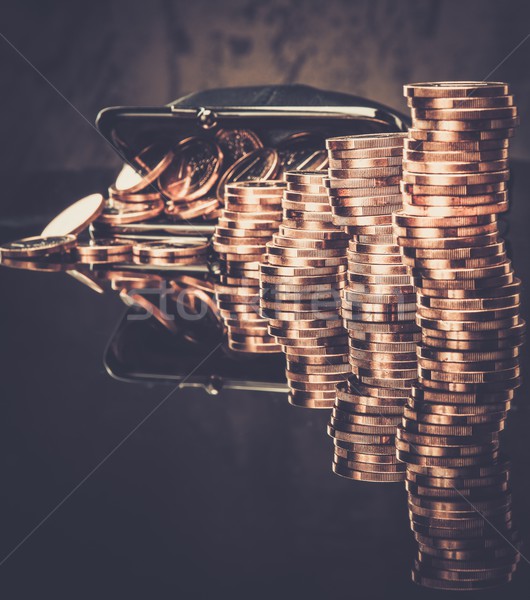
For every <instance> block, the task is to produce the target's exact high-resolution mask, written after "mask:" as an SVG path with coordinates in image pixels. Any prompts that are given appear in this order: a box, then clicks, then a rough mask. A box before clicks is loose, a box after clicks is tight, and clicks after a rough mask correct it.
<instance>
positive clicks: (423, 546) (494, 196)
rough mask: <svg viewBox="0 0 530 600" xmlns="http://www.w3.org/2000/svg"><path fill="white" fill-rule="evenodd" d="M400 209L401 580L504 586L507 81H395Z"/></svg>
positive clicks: (514, 339) (510, 548)
mask: <svg viewBox="0 0 530 600" xmlns="http://www.w3.org/2000/svg"><path fill="white" fill-rule="evenodd" d="M405 94H406V96H407V98H408V103H409V106H411V108H412V128H411V129H410V132H409V134H410V136H409V139H407V140H406V141H405V152H404V162H403V183H402V190H403V200H404V208H403V210H402V211H401V212H398V213H396V214H395V215H394V224H395V235H396V237H397V241H398V244H399V246H400V247H401V251H402V254H403V260H404V262H405V263H406V264H407V265H408V267H409V268H410V272H411V274H412V277H413V280H414V284H415V286H416V290H417V305H418V306H417V320H418V324H419V326H420V327H421V332H422V338H421V343H420V344H418V347H417V355H418V383H417V384H416V385H415V386H414V388H413V391H412V394H411V397H410V400H409V402H408V405H407V407H406V408H405V414H404V418H403V424H402V427H401V429H400V430H399V431H398V436H397V437H398V439H397V442H396V445H397V454H398V458H399V459H400V460H402V461H404V463H406V465H407V474H406V480H407V483H406V485H407V490H408V494H409V496H408V502H409V514H410V519H411V527H412V530H413V532H414V536H415V538H416V540H417V542H418V544H419V552H418V556H417V559H416V561H415V565H414V568H413V573H412V575H413V580H414V581H416V582H417V583H419V584H422V585H425V586H428V587H433V588H440V589H451V590H472V589H482V588H487V587H491V586H494V585H497V584H500V583H504V582H506V581H509V580H510V579H511V577H512V573H513V571H514V570H515V566H516V563H517V560H518V558H519V555H518V552H517V550H516V546H517V543H518V542H517V534H516V532H515V530H514V525H513V522H512V513H511V496H510V494H509V490H508V477H509V472H508V464H507V462H506V460H505V459H503V457H502V455H500V454H499V432H500V431H501V430H502V429H503V427H504V422H505V419H506V415H507V411H508V409H509V407H510V402H511V400H512V397H513V394H514V389H515V388H516V387H517V386H518V385H519V382H520V379H519V372H520V369H519V359H518V355H519V347H520V345H521V343H522V341H523V334H524V322H523V321H522V320H521V318H520V316H519V298H520V296H519V287H520V282H519V280H517V279H516V278H515V277H514V273H513V270H512V267H511V264H510V261H509V260H508V258H507V256H506V253H505V247H504V242H503V240H502V238H501V237H500V235H499V229H498V223H497V215H498V213H502V212H504V211H505V210H506V208H507V195H508V193H507V181H508V177H509V171H508V150H507V148H508V139H509V138H510V137H511V136H512V135H513V132H514V129H513V128H514V126H515V125H516V124H517V114H516V108H515V107H514V106H513V97H512V96H511V95H509V91H508V86H507V85H505V84H502V83H487V82H486V83H482V82H480V83H478V82H477V83H475V82H446V83H427V84H413V85H406V86H405Z"/></svg>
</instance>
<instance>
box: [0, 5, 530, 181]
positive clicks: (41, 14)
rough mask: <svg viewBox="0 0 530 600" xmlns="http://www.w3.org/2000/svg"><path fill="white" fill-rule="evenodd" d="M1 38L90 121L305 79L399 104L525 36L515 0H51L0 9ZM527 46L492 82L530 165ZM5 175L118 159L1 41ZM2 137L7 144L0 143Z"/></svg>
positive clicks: (492, 63)
mask: <svg viewBox="0 0 530 600" xmlns="http://www.w3.org/2000/svg"><path fill="white" fill-rule="evenodd" d="M3 4H4V5H5V6H4V7H3V9H2V13H3V18H2V33H3V34H4V35H5V36H6V37H7V38H8V39H9V40H10V41H11V42H12V43H13V44H14V46H16V48H18V49H19V51H20V52H21V53H22V54H23V55H24V56H26V57H27V59H28V60H29V61H31V63H33V64H34V65H35V66H36V67H37V69H39V71H41V72H42V74H43V75H45V76H46V78H48V79H49V81H50V82H51V83H53V85H54V86H56V88H57V89H58V90H59V91H60V92H61V93H62V94H63V95H64V96H65V97H66V98H67V99H68V100H69V101H70V102H71V103H72V104H73V105H74V106H75V107H76V108H77V109H78V110H79V111H80V112H81V113H82V114H83V115H84V116H85V117H86V119H87V120H88V122H89V123H93V122H94V118H95V116H96V114H97V112H98V110H99V109H100V108H102V107H104V106H109V105H117V104H136V105H142V104H164V103H166V102H168V101H169V100H172V99H174V98H176V97H178V96H180V95H183V94H186V93H189V92H192V91H195V90H197V89H202V88H208V87H216V86H225V85H244V84H259V83H291V82H302V83H308V84H311V85H314V86H319V87H322V88H329V89H337V90H341V91H348V92H353V93H356V94H359V95H364V96H367V97H370V98H373V99H375V100H379V101H381V102H383V103H386V104H388V105H390V106H392V107H395V108H399V109H403V110H404V109H405V104H404V101H403V98H402V95H401V94H402V87H401V86H402V84H403V83H404V82H410V81H420V80H437V79H439V80H442V79H482V78H484V77H487V76H488V75H489V74H490V72H491V71H492V70H493V69H495V68H496V67H497V66H498V65H499V63H500V62H501V61H502V60H503V59H504V58H505V57H506V56H507V55H508V54H509V53H510V52H511V51H512V50H513V49H514V48H515V46H516V45H517V44H518V43H519V42H520V41H521V40H522V39H524V37H525V36H526V35H528V34H529V33H530V20H529V18H528V13H529V10H528V2H526V1H524V2H523V1H516V0H504V1H503V2H498V1H497V0H460V1H456V0H400V1H399V2H397V1H396V0H268V1H267V2H264V1H263V0H218V1H216V2H215V1H212V0H150V1H149V2H146V1H145V0H144V1H141V2H140V1H139V0H115V1H112V0H111V1H110V2H97V1H93V2H86V1H84V0H83V1H82V2H81V1H79V0H68V1H66V0H57V1H53V0H52V1H45V2H42V0H40V1H37V0H33V2H20V1H19V2H16V3H13V6H12V7H9V6H8V4H9V2H4V3H3ZM529 57H530V39H528V40H527V41H526V43H524V44H523V45H522V46H521V47H520V48H519V49H518V50H516V51H515V52H514V53H513V55H512V56H511V57H510V58H508V59H507V60H506V61H505V62H504V63H503V64H502V65H501V66H500V67H499V68H498V69H497V70H496V71H495V73H494V74H493V75H491V78H493V79H502V80H507V81H509V82H510V83H512V84H513V89H514V91H515V93H516V95H517V102H518V105H519V107H520V109H521V113H522V119H523V125H522V126H521V128H520V130H519V134H518V136H517V138H516V141H515V143H514V155H515V156H518V157H523V158H527V157H528V158H530V135H529V134H530V118H529V117H528V116H527V110H528V108H530V106H529V105H530V102H529V101H530V79H529V77H528V63H529ZM0 73H1V77H2V83H3V85H2V93H1V95H0V108H1V109H2V112H1V115H2V117H1V118H0V136H1V139H2V140H4V143H3V150H4V153H3V154H5V155H4V156H3V158H2V165H1V169H2V170H4V169H7V170H12V169H17V170H18V169H33V168H37V169H61V168H75V169H78V168H83V166H88V167H98V166H108V165H110V164H116V163H115V157H114V156H113V152H112V151H111V150H110V149H109V148H108V147H107V146H106V143H105V142H104V141H103V140H102V139H101V138H99V137H98V134H97V133H96V132H95V131H94V130H93V129H92V128H91V126H90V124H89V123H87V122H86V121H85V120H84V119H83V118H81V116H80V115H79V114H77V113H76V111H75V110H74V109H73V108H72V107H71V106H69V105H68V103H67V102H66V101H65V100H64V99H63V98H61V97H60V96H59V94H58V93H57V92H56V91H54V90H53V89H52V88H51V87H50V86H49V85H48V84H47V83H46V82H45V81H44V80H43V79H41V78H40V76H39V75H38V74H37V73H36V72H35V71H34V70H33V69H32V68H31V66H29V64H27V63H26V62H25V61H24V59H23V58H22V57H21V56H20V55H18V54H17V53H16V51H15V50H14V49H13V48H11V47H10V46H9V45H8V44H7V43H6V42H5V41H3V40H1V39H0ZM5 140H8V141H9V143H8V144H6V143H5Z"/></svg>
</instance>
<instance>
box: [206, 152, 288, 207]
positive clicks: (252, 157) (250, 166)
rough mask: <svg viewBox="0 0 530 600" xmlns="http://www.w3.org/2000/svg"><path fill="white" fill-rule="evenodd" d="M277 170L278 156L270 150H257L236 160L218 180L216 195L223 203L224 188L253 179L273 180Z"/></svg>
mask: <svg viewBox="0 0 530 600" xmlns="http://www.w3.org/2000/svg"><path fill="white" fill-rule="evenodd" d="M278 168H279V156H278V153H277V152H276V150H273V149H271V148H259V149H257V150H254V151H253V152H250V153H249V154H245V155H244V156H242V157H241V158H240V159H238V160H236V162H234V163H233V164H232V165H231V166H230V167H228V169H227V170H226V171H225V172H224V174H223V175H222V176H221V178H220V179H219V182H218V184H217V187H216V195H217V198H218V199H219V200H220V201H223V198H224V193H225V188H226V186H227V185H228V184H230V183H236V182H238V181H248V180H254V179H274V177H275V175H276V174H277V172H278Z"/></svg>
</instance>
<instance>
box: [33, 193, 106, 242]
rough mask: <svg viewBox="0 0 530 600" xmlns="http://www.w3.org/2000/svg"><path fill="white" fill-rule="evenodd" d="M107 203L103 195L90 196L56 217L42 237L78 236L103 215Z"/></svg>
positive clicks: (44, 230)
mask: <svg viewBox="0 0 530 600" xmlns="http://www.w3.org/2000/svg"><path fill="white" fill-rule="evenodd" d="M104 205H105V201H104V199H103V196H102V195H101V194H90V195H89V196H85V197H84V198H81V200H78V201H77V202H74V204H72V205H70V206H69V207H68V208H66V209H65V210H63V211H62V212H61V213H59V214H58V215H57V216H56V217H54V218H53V219H52V220H51V221H50V222H49V223H48V225H46V227H45V228H44V229H43V230H42V233H41V236H42V237H56V236H65V235H69V234H74V235H75V234H78V233H80V232H81V231H83V230H84V229H86V228H87V227H88V226H89V225H90V223H92V222H93V221H94V220H95V219H97V218H98V217H99V215H101V213H102V212H103V208H104Z"/></svg>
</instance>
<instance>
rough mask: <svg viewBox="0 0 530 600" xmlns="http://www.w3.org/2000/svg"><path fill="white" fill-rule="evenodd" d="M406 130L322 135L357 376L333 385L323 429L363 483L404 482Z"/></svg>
mask: <svg viewBox="0 0 530 600" xmlns="http://www.w3.org/2000/svg"><path fill="white" fill-rule="evenodd" d="M405 136H406V134H404V133H384V134H376V135H359V136H349V137H341V138H332V139H329V140H327V148H328V153H329V162H330V169H329V181H328V187H329V189H328V192H329V200H330V203H331V207H332V211H333V222H334V223H335V224H336V225H337V226H340V227H343V228H344V229H345V231H346V232H347V233H348V237H349V238H350V242H349V247H348V253H347V255H348V275H347V283H346V287H345V289H344V290H343V295H342V308H341V314H342V317H343V322H344V327H345V328H346V329H347V331H348V336H349V358H350V363H351V368H352V372H353V375H352V376H351V377H350V378H349V380H348V381H347V382H343V383H340V384H339V385H338V386H337V400H336V403H335V407H334V409H333V414H332V417H331V421H330V424H329V427H328V432H329V434H330V435H331V436H332V437H333V438H334V445H335V452H334V457H333V470H334V472H335V473H337V474H339V475H342V476H343V477H347V478H350V479H357V480H362V481H378V482H384V481H387V482H392V481H402V480H403V479H404V475H405V466H404V465H403V464H402V463H400V462H399V461H398V460H397V458H396V452H395V434H396V428H397V426H398V424H399V423H400V421H401V417H402V415H403V407H404V405H405V402H406V400H407V397H408V395H409V393H410V386H411V385H412V383H413V381H414V380H415V378H416V342H417V341H418V340H419V330H418V328H417V326H416V323H415V309H416V304H415V301H416V297H415V294H414V289H413V286H412V285H411V281H410V276H409V274H408V273H407V271H406V267H405V266H404V265H403V263H402V261H401V255H400V253H399V247H398V246H397V245H396V244H395V241H394V238H393V236H392V213H393V212H394V211H396V210H399V209H401V208H402V203H403V201H402V198H401V192H400V189H399V182H400V179H401V170H402V167H401V163H402V157H403V139H404V137H405Z"/></svg>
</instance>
